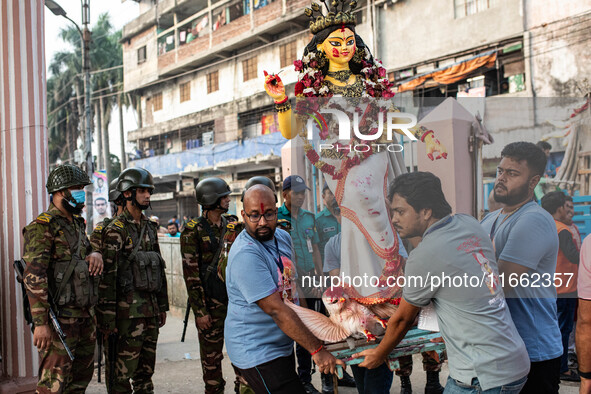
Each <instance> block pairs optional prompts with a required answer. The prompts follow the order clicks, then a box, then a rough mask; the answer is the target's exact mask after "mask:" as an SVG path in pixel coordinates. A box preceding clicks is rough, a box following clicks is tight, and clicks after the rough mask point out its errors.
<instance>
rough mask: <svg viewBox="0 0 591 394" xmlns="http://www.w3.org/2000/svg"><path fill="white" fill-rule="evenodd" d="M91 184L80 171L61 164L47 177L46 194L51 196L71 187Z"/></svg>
mask: <svg viewBox="0 0 591 394" xmlns="http://www.w3.org/2000/svg"><path fill="white" fill-rule="evenodd" d="M91 183H92V182H91V181H90V178H89V177H88V175H87V174H86V173H85V172H84V171H82V169H81V168H80V167H78V166H75V165H73V164H62V165H59V166H57V167H55V168H54V169H53V171H51V172H50V173H49V177H47V184H46V185H45V187H46V188H47V193H49V194H52V193H55V192H57V191H60V190H64V189H68V188H70V187H72V186H86V185H90V184H91Z"/></svg>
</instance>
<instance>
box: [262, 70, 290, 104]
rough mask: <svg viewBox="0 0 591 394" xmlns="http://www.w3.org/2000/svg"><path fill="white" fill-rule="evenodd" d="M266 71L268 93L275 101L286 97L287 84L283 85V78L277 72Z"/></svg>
mask: <svg viewBox="0 0 591 394" xmlns="http://www.w3.org/2000/svg"><path fill="white" fill-rule="evenodd" d="M263 72H264V73H265V90H266V91H267V94H268V95H269V96H271V98H273V100H275V101H282V100H284V99H285V97H286V96H285V86H283V82H282V81H281V78H280V77H279V75H277V74H268V73H267V72H266V71H263Z"/></svg>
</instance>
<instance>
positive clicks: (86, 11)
mask: <svg viewBox="0 0 591 394" xmlns="http://www.w3.org/2000/svg"><path fill="white" fill-rule="evenodd" d="M80 1H81V4H82V24H83V25H84V30H81V29H80V26H78V24H77V23H76V22H74V21H73V20H72V19H70V18H69V17H68V16H67V15H66V11H65V10H64V9H63V8H62V7H61V6H60V5H59V4H58V3H56V2H55V1H53V0H45V6H46V7H47V8H49V10H50V11H51V12H52V13H53V14H54V15H57V16H63V17H64V18H66V19H67V20H69V21H70V22H72V23H73V24H74V26H76V29H77V30H78V33H79V34H80V38H81V39H82V45H81V46H82V70H83V72H84V117H85V119H86V133H85V142H84V158H85V160H86V172H87V174H88V177H89V178H90V179H92V175H93V172H94V165H93V160H92V150H91V147H90V144H91V141H92V122H91V120H92V119H91V115H90V35H91V33H90V30H88V24H89V23H90V0H80ZM92 208H93V207H92V187H91V188H88V189H87V190H86V230H87V232H88V233H90V232H91V231H92Z"/></svg>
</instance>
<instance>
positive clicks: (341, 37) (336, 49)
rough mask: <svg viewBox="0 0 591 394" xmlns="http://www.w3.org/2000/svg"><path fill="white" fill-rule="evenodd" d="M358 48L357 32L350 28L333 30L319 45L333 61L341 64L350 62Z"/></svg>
mask: <svg viewBox="0 0 591 394" xmlns="http://www.w3.org/2000/svg"><path fill="white" fill-rule="evenodd" d="M356 49H357V46H356V43H355V33H353V31H352V30H351V29H349V28H344V29H342V28H341V29H337V30H335V31H333V32H332V33H330V35H329V36H328V37H327V38H326V39H325V40H324V42H323V43H322V44H320V45H318V50H319V51H324V53H325V54H326V56H327V57H328V59H329V61H330V62H331V63H336V64H339V65H343V64H348V63H349V62H350V61H351V59H352V58H353V55H354V54H355V50H356Z"/></svg>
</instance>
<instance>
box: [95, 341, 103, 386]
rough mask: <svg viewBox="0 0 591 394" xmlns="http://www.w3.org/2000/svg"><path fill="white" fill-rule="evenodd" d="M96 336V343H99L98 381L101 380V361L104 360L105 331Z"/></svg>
mask: <svg viewBox="0 0 591 394" xmlns="http://www.w3.org/2000/svg"><path fill="white" fill-rule="evenodd" d="M98 331H99V330H97V333H98V336H97V337H96V344H97V345H98V382H99V383H100V382H101V363H102V362H103V333H102V332H98Z"/></svg>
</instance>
